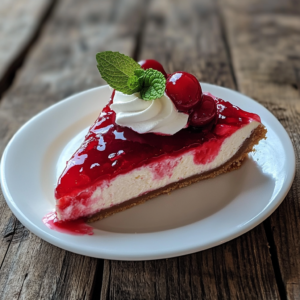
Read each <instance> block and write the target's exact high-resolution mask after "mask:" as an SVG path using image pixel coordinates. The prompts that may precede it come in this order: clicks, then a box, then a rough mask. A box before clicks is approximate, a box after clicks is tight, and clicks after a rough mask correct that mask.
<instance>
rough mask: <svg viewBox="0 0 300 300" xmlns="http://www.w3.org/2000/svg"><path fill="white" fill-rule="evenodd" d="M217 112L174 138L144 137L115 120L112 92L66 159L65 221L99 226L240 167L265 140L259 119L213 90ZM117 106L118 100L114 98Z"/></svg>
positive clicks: (60, 205) (62, 184) (59, 194)
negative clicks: (102, 221)
mask: <svg viewBox="0 0 300 300" xmlns="http://www.w3.org/2000/svg"><path fill="white" fill-rule="evenodd" d="M203 97H207V98H210V100H211V99H213V101H214V102H215V104H216V109H217V111H216V114H215V117H214V118H213V120H212V121H210V122H208V123H207V124H205V125H203V126H200V127H194V126H188V127H186V128H183V129H181V130H179V131H177V132H176V133H175V134H173V135H158V134H155V133H144V134H140V133H137V132H136V131H134V130H133V129H131V128H130V127H127V126H120V125H118V124H117V123H116V118H117V114H118V112H116V111H114V110H113V109H112V108H111V107H113V105H112V104H113V103H115V101H114V100H115V98H116V97H115V92H113V94H112V98H111V99H110V102H109V103H108V104H107V106H106V107H105V108H104V109H103V111H102V112H101V114H100V116H99V117H98V119H97V120H96V121H95V123H94V124H93V125H92V126H91V128H90V129H89V132H88V134H87V135H86V137H85V139H84V141H83V143H82V145H81V146H80V148H79V149H78V150H77V151H76V152H75V153H74V154H73V156H72V157H71V159H70V160H69V161H68V162H67V166H66V168H65V170H64V171H63V173H62V175H61V176H60V178H59V180H58V184H57V187H56V189H55V197H56V212H57V216H58V218H59V219H60V220H73V219H77V218H80V217H87V218H88V221H96V220H99V219H102V218H105V217H107V216H109V215H112V214H114V213H116V212H120V211H122V210H125V209H128V208H130V207H132V206H135V205H137V204H141V203H143V202H145V201H147V200H149V199H151V198H154V197H156V196H158V195H161V194H165V193H169V192H170V191H172V190H174V189H177V188H182V187H185V186H188V185H190V184H192V183H194V182H197V181H199V180H203V179H207V178H213V177H215V176H217V175H219V174H222V173H226V172H229V171H232V170H235V169H238V168H239V167H240V166H241V164H242V162H243V161H244V159H245V158H246V157H247V154H248V153H249V152H251V151H253V147H254V146H255V145H256V144H258V142H259V141H260V140H261V139H264V138H265V136H266V129H265V127H264V126H263V125H262V123H261V121H260V117H259V116H258V115H256V114H252V113H248V112H245V111H243V110H241V109H239V108H238V107H236V106H233V105H232V104H231V103H229V102H227V101H224V100H222V99H218V98H216V97H214V96H213V95H211V94H209V93H205V94H204V96H203ZM117 102H118V101H117Z"/></svg>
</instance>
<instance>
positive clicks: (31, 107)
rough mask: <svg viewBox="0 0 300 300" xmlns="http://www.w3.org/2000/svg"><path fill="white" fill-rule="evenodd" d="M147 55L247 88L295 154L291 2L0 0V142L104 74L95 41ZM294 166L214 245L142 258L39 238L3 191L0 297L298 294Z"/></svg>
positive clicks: (296, 8)
mask: <svg viewBox="0 0 300 300" xmlns="http://www.w3.org/2000/svg"><path fill="white" fill-rule="evenodd" d="M104 50H113V51H120V52H122V53H125V54H127V55H131V56H132V57H134V58H135V59H136V60H139V59H142V58H155V59H157V60H158V61H160V62H161V63H162V64H163V65H164V66H165V67H166V69H167V71H168V72H169V73H171V72H173V71H175V70H185V71H188V72H191V73H193V74H194V75H196V76H197V78H198V79H199V80H201V81H204V82H210V83H214V84H218V85H221V86H226V87H229V88H231V89H236V90H239V91H241V92H242V93H244V94H246V95H248V96H250V97H252V98H254V99H256V100H257V101H259V102H260V103H262V104H263V105H264V106H265V107H267V108H268V109H269V110H270V111H271V112H272V113H273V114H274V115H275V116H276V117H277V118H278V120H279V121H280V122H281V124H282V125H283V126H284V127H285V128H286V130H287V132H288V133H289V135H290V137H291V139H292V142H293V145H294V147H295V150H296V155H297V161H299V154H300V151H299V150H300V2H299V1H296V0H289V1H287V0H274V1H268V0H244V1H239V0H220V1H219V2H218V1H217V0H216V1H210V0H201V1H197V0H189V1H187V0H185V1H180V0H174V1H171V0H165V1H163V0H152V1H151V0H128V1H125V0H124V1H123V0H102V1H98V0H60V1H58V0H26V1H25V0H23V1H22V0H15V1H9V0H1V2H0V96H1V100H0V101H1V102H0V153H2V152H3V150H4V147H5V146H6V144H7V142H8V141H9V139H10V138H11V137H12V135H13V134H14V133H15V132H16V130H17V129H18V128H19V127H20V126H21V125H22V124H24V122H26V121H27V120H28V119H29V118H31V117H32V116H34V115H35V114H37V113H38V112H40V111H41V110H42V109H45V108H47V107H48V106H50V105H52V104H54V103H56V102H58V101H60V100H62V99H63V98H65V97H67V96H69V95H72V94H74V93H76V92H80V91H82V90H86V89H88V88H92V87H95V86H99V85H102V84H104V81H103V80H102V79H101V78H100V75H99V73H98V71H97V68H96V65H95V53H96V52H99V51H104ZM299 176H300V174H299V170H297V173H296V178H295V181H294V184H293V186H292V188H291V190H290V192H289V193H288V195H287V197H286V199H285V200H284V202H283V203H282V204H281V206H280V207H279V208H278V209H277V210H276V211H275V212H274V213H273V214H272V215H271V217H269V218H268V219H267V220H266V221H264V222H263V223H262V224H260V225H259V226H257V227H256V228H254V229H253V230H251V231H250V232H248V233H246V234H244V235H242V236H241V237H239V238H237V239H234V240H232V241H230V242H228V243H225V244H223V245H221V246H218V247H215V248H213V249H209V250H206V251H202V252H198V253H195V254H191V255H187V256H183V257H177V258H172V259H164V260H158V261H145V262H122V261H109V260H102V259H95V258H90V257H84V256H81V255H77V254H73V253H70V252H67V251H64V250H62V249H59V248H57V247H55V246H52V245H50V244H48V243H47V242H45V241H43V240H41V239H39V238H38V237H36V236H35V235H34V234H32V233H31V232H29V231H28V230H27V229H26V228H25V227H23V226H22V224H21V223H20V222H19V221H18V220H17V219H16V218H15V217H14V215H13V214H12V212H11V211H10V209H9V208H8V206H7V205H6V202H5V200H4V198H3V196H2V194H1V192H0V233H1V236H0V239H1V242H0V299H5V300H7V299H29V300H32V299H283V300H285V299H300V177H299Z"/></svg>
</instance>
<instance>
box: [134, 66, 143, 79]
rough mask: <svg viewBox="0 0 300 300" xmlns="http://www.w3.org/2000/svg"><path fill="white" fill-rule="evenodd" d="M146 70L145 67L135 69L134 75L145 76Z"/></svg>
mask: <svg viewBox="0 0 300 300" xmlns="http://www.w3.org/2000/svg"><path fill="white" fill-rule="evenodd" d="M145 73H146V71H145V70H144V69H142V68H141V69H136V70H134V75H136V76H137V77H139V78H140V77H144V76H145Z"/></svg>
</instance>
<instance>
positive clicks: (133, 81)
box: [127, 76, 142, 93]
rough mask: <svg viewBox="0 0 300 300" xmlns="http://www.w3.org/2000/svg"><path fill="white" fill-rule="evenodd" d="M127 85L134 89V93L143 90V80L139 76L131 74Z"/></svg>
mask: <svg viewBox="0 0 300 300" xmlns="http://www.w3.org/2000/svg"><path fill="white" fill-rule="evenodd" d="M127 86H128V87H129V88H130V89H131V90H132V91H134V93H136V92H138V91H140V90H141V87H142V86H141V82H140V80H139V78H138V77H137V76H131V77H129V78H128V81H127Z"/></svg>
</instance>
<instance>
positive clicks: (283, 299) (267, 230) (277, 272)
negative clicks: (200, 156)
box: [216, 5, 287, 300]
mask: <svg viewBox="0 0 300 300" xmlns="http://www.w3.org/2000/svg"><path fill="white" fill-rule="evenodd" d="M216 7H217V12H218V15H219V19H220V25H221V33H222V38H223V41H224V44H225V51H226V52H227V57H228V62H229V66H230V71H231V75H232V78H233V81H234V85H235V88H236V90H237V91H239V88H238V82H237V80H236V76H235V73H234V67H233V63H232V56H231V51H230V45H229V41H228V38H227V35H226V31H225V20H224V17H223V14H222V12H221V11H220V8H219V6H218V5H216ZM263 226H264V230H265V233H266V237H267V241H268V246H269V254H270V257H271V261H272V266H273V270H274V274H275V279H276V284H277V288H278V292H279V296H280V299H281V300H287V292H286V288H285V285H284V281H283V279H282V274H281V271H280V267H279V260H278V256H277V251H276V246H275V241H274V237H273V233H272V228H271V223H270V221H269V218H268V219H267V220H265V221H264V222H263Z"/></svg>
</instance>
